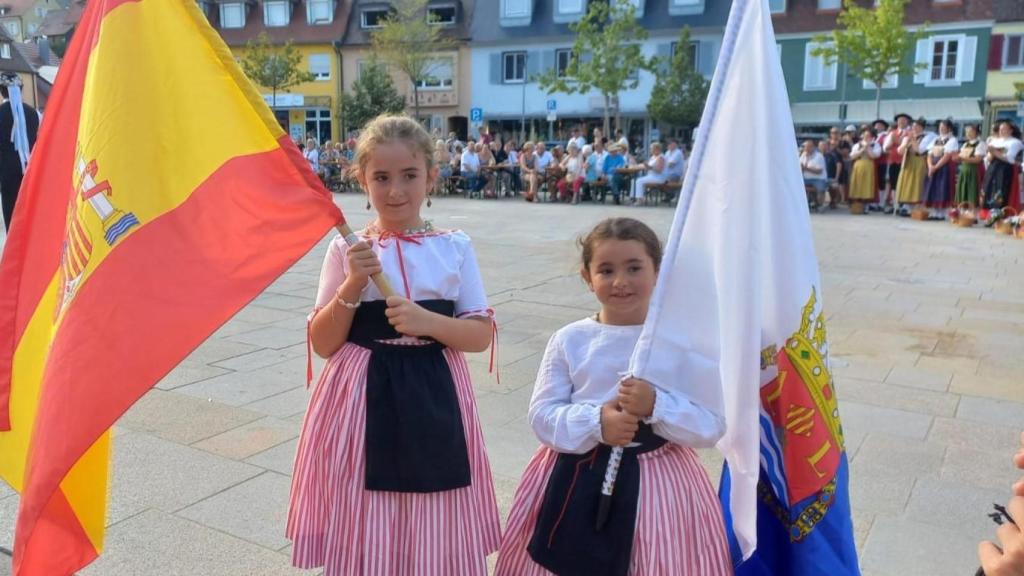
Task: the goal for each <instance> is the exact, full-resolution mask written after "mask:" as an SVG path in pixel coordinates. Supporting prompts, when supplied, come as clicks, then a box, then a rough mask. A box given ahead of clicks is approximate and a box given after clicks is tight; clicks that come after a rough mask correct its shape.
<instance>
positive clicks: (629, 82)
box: [536, 0, 655, 134]
mask: <svg viewBox="0 0 1024 576" xmlns="http://www.w3.org/2000/svg"><path fill="white" fill-rule="evenodd" d="M588 5H589V6H588V8H587V13H586V14H585V15H584V16H583V18H582V19H580V21H579V22H574V23H572V24H570V25H569V28H570V29H571V30H572V31H573V32H574V33H575V34H576V42H575V43H574V44H573V46H572V51H571V53H570V56H569V64H568V66H567V67H566V68H565V70H564V71H563V73H562V74H559V70H558V67H557V65H556V67H555V68H552V69H549V70H546V71H545V72H544V73H542V74H540V75H539V76H537V78H536V79H537V82H538V83H539V84H540V87H541V88H542V89H545V90H547V91H548V94H552V93H554V92H564V93H566V94H576V93H587V92H590V91H591V90H597V91H598V92H600V93H601V96H603V97H604V132H605V134H610V133H611V131H610V129H609V124H610V117H609V113H610V111H611V108H612V104H613V103H615V125H616V126H621V111H620V110H619V106H618V100H619V93H620V92H622V91H623V90H626V89H631V88H636V87H637V84H639V82H640V71H641V70H647V71H650V72H653V71H654V67H655V59H653V58H647V57H645V56H644V55H643V53H642V52H641V50H640V45H641V43H642V42H643V41H644V40H646V39H647V31H646V30H644V28H643V27H642V26H640V24H639V23H637V21H636V8H635V7H634V6H633V3H632V2H631V1H630V0H593V1H591V2H588Z"/></svg>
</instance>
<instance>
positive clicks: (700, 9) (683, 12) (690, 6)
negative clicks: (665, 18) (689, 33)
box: [668, 0, 704, 16]
mask: <svg viewBox="0 0 1024 576" xmlns="http://www.w3.org/2000/svg"><path fill="white" fill-rule="evenodd" d="M668 13H669V15H670V16H687V15H691V14H703V13H704V0H672V1H671V2H669V5H668Z"/></svg>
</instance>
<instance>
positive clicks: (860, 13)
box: [811, 0, 927, 118]
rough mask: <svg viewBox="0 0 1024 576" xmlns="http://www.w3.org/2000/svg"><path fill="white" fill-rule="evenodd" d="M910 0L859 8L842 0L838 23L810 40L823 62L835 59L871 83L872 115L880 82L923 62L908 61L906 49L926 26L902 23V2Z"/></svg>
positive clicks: (911, 70) (922, 65) (854, 2)
mask: <svg viewBox="0 0 1024 576" xmlns="http://www.w3.org/2000/svg"><path fill="white" fill-rule="evenodd" d="M909 2H910V0H877V2H876V4H875V6H874V7H873V8H861V7H860V6H858V5H857V0H843V11H842V12H840V13H839V17H838V18H836V22H837V24H838V27H837V28H836V29H835V30H833V31H832V33H831V34H819V35H817V36H815V37H814V39H813V41H814V42H815V43H817V44H818V45H819V46H818V47H817V48H815V49H814V50H812V51H811V55H812V56H817V57H819V58H823V59H824V60H825V62H826V63H827V64H830V65H831V64H835V63H836V62H838V63H840V64H843V65H845V66H846V67H847V69H848V70H849V71H850V73H851V74H853V75H854V76H856V77H857V78H860V79H862V80H867V81H868V82H871V83H873V84H874V85H875V117H876V118H877V117H878V116H879V115H880V114H881V108H882V86H883V85H884V84H885V82H886V79H887V78H889V77H890V76H892V75H894V74H899V75H905V74H913V73H915V72H916V71H917V70H919V69H921V68H925V67H927V64H925V63H913V64H912V63H910V62H908V60H907V57H906V56H907V52H909V51H910V50H911V49H912V48H913V47H914V45H915V44H916V43H917V41H918V39H920V38H922V37H923V36H924V35H925V34H926V27H927V24H926V25H925V26H921V27H920V28H918V29H917V30H913V31H911V30H907V29H906V28H904V27H903V18H904V16H905V14H906V6H907V4H908V3H909Z"/></svg>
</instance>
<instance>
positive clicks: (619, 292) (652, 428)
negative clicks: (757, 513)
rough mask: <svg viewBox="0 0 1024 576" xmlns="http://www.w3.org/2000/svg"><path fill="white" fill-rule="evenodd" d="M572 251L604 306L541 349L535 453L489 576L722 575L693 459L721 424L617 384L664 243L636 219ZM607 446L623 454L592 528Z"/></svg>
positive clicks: (664, 393) (712, 498) (707, 501)
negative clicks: (602, 518)
mask: <svg viewBox="0 0 1024 576" xmlns="http://www.w3.org/2000/svg"><path fill="white" fill-rule="evenodd" d="M580 244H581V247H582V251H583V267H582V270H581V275H582V276H583V279H584V281H586V283H587V285H588V286H589V287H590V289H591V291H592V292H594V294H595V295H596V296H597V299H598V301H599V302H600V303H601V311H600V312H598V313H597V314H596V315H595V316H592V317H590V318H586V319H583V320H579V321H577V322H574V323H572V324H570V325H568V326H566V327H564V328H562V329H560V330H559V331H558V332H556V333H555V334H554V336H552V337H551V340H550V341H549V342H548V346H547V350H546V351H545V354H544V359H543V361H542V362H541V367H540V371H539V373H538V375H537V382H536V385H535V388H534V392H533V398H532V399H531V401H530V423H531V425H532V426H533V429H534V432H535V433H536V434H537V437H538V438H539V439H540V441H541V442H542V443H543V446H541V448H540V449H539V450H538V451H537V453H536V455H534V457H533V460H531V461H530V464H529V465H528V466H527V468H526V472H525V473H524V475H523V479H522V481H521V483H520V485H519V488H518V490H517V491H516V496H515V501H514V502H513V505H512V510H511V512H510V513H509V520H508V526H507V530H506V533H505V537H504V538H503V540H502V544H501V548H500V550H499V556H498V566H497V571H496V574H497V575H498V576H540V575H546V574H551V573H555V574H558V575H560V576H569V575H587V576H601V575H608V576H613V575H615V576H625V575H626V574H701V575H702V576H718V575H724V574H732V565H731V562H730V560H729V549H728V543H727V540H726V536H725V529H724V525H723V520H722V510H721V505H720V504H719V502H718V499H717V497H716V495H715V491H714V489H713V488H712V486H711V483H710V482H709V481H708V478H707V475H706V474H705V472H704V469H703V468H702V467H701V465H700V462H699V461H698V459H697V455H696V454H695V453H694V451H693V448H697V447H710V446H713V445H714V443H715V442H716V441H717V440H718V438H719V437H721V435H722V433H723V432H724V428H723V425H722V420H721V419H720V418H718V417H716V416H715V415H714V414H713V413H712V412H710V411H708V410H707V409H706V408H705V407H703V406H700V405H699V404H697V403H695V402H693V401H691V400H689V399H687V398H686V397H683V396H682V395H680V394H679V393H677V392H676V391H674V390H666V389H662V388H661V387H658V388H655V387H654V386H653V385H652V384H650V383H649V382H647V381H645V380H641V379H638V378H628V377H627V378H624V377H623V376H622V371H624V370H626V369H627V368H628V366H629V363H630V356H631V355H632V353H633V349H634V347H635V345H636V343H637V339H638V338H639V337H640V333H641V330H642V328H643V324H644V320H645V318H646V316H647V310H648V306H649V303H650V300H651V294H652V292H653V290H654V282H655V279H656V278H657V275H658V267H659V266H660V264H661V244H660V243H659V241H658V238H657V236H656V235H655V233H654V232H653V231H652V230H651V229H650V228H648V227H647V226H646V225H645V224H643V223H641V222H639V221H637V220H634V219H632V218H613V219H608V220H604V221H603V222H601V223H599V224H598V225H597V227H595V228H594V229H593V230H592V231H591V232H590V233H589V234H588V235H587V236H586V237H585V238H584V239H583V240H581V242H580ZM612 446H624V447H625V450H624V452H623V454H622V460H621V464H620V466H619V472H618V479H617V481H616V484H615V492H614V498H613V499H612V504H611V511H610V513H609V516H608V519H607V522H606V523H605V524H604V525H603V526H602V527H600V528H596V529H595V521H596V516H597V514H596V511H597V505H598V501H599V499H600V495H601V485H602V481H603V480H604V477H605V470H606V466H607V463H608V460H609V455H610V453H611V448H612Z"/></svg>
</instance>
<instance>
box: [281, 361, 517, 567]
mask: <svg viewBox="0 0 1024 576" xmlns="http://www.w3.org/2000/svg"><path fill="white" fill-rule="evenodd" d="M444 356H445V359H447V360H448V365H449V367H450V368H451V371H452V379H453V380H454V382H455V390H456V393H457V395H458V398H459V406H460V409H461V412H462V422H463V426H464V429H465V433H466V446H467V449H468V452H469V464H470V475H471V480H472V484H471V485H470V486H468V487H466V488H459V489H456V490H448V491H445V492H434V493H426V494H423V493H403V492H377V491H369V490H366V489H364V487H363V485H364V476H363V475H364V466H365V458H364V441H363V438H364V432H365V420H366V396H365V391H366V371H367V365H368V362H369V358H370V351H369V350H367V349H366V348H362V347H360V346H357V345H355V344H351V343H348V344H345V345H344V346H342V348H341V349H340V350H339V351H338V352H336V353H335V354H334V356H332V357H331V358H330V360H328V362H327V365H326V367H325V368H324V373H323V375H322V376H321V377H320V380H319V382H317V385H316V388H315V390H314V391H313V397H312V398H311V399H310V402H309V407H308V408H307V410H306V417H305V420H304V421H303V423H302V434H301V436H300V437H299V446H298V452H297V454H296V456H295V470H294V475H293V476H292V491H291V501H290V505H289V510H288V525H287V536H288V538H289V539H290V540H291V541H292V542H293V544H294V546H293V549H292V563H293V564H294V565H295V566H297V567H299V568H316V567H320V566H323V567H324V575H325V576H370V575H386V576H402V575H410V576H411V575H416V576H431V575H435V576H449V575H452V574H459V575H468V576H475V575H485V574H487V561H486V557H487V555H488V554H490V553H492V552H494V551H495V550H497V548H498V544H499V541H500V537H501V535H500V523H499V522H500V521H499V518H498V507H497V503H496V501H495V498H494V485H493V481H492V479H491V469H490V464H489V463H488V461H487V453H486V450H485V448H484V440H483V434H482V433H481V430H480V422H479V419H478V418H477V413H476V402H475V400H474V398H473V390H472V385H471V383H470V378H469V369H468V367H467V366H466V360H465V357H464V356H463V355H462V353H461V352H457V351H454V350H451V349H445V351H444Z"/></svg>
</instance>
